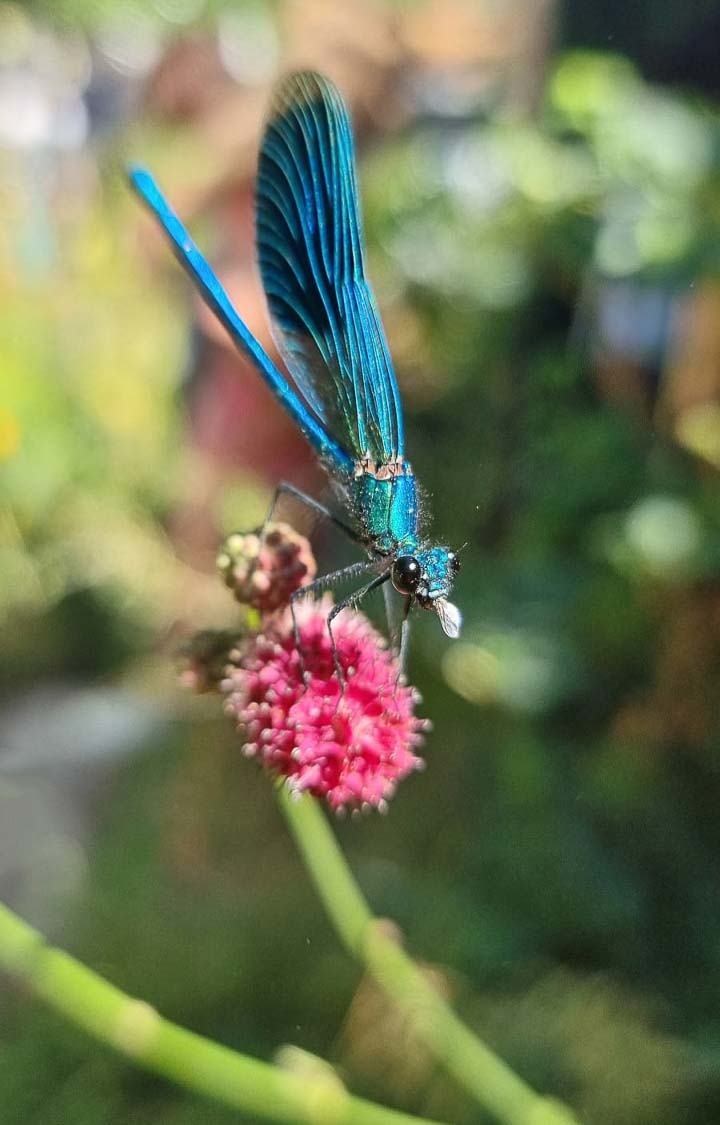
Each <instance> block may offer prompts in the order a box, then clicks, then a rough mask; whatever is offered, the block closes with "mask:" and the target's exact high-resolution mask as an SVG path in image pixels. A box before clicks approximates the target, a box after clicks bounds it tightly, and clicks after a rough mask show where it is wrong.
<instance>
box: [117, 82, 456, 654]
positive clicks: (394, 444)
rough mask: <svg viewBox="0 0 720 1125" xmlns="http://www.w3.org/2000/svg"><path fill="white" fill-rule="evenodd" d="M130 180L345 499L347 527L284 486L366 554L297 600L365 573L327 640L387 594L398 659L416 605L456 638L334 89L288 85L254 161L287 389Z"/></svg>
mask: <svg viewBox="0 0 720 1125" xmlns="http://www.w3.org/2000/svg"><path fill="white" fill-rule="evenodd" d="M130 176H131V181H132V184H133V185H134V187H135V189H136V191H137V192H138V193H139V195H140V196H141V198H142V199H143V200H144V202H145V203H146V204H147V206H148V207H149V208H150V210H151V211H152V213H153V214H154V215H155V217H156V218H157V220H158V222H159V223H160V225H161V226H162V228H163V230H164V232H165V234H166V235H167V237H168V238H169V240H170V243H171V245H172V248H173V250H174V252H175V254H176V256H177V258H178V260H179V262H180V264H181V266H182V267H183V269H184V270H185V271H186V272H187V273H188V274H189V275H190V277H191V279H192V281H193V282H194V284H195V286H196V287H197V289H198V290H199V292H200V293H201V294H202V296H203V298H204V299H205V301H206V302H207V304H208V305H209V306H210V308H211V309H212V310H213V311H214V312H215V314H216V316H217V317H218V318H219V320H220V321H221V322H222V324H223V325H224V326H225V328H226V329H227V331H228V333H229V334H230V336H231V338H232V340H233V341H234V343H235V344H236V345H237V347H238V348H239V350H240V351H241V352H243V353H244V354H245V355H247V356H249V358H250V359H251V360H252V361H253V363H254V364H255V366H256V368H257V370H258V371H259V373H260V375H261V376H262V378H263V379H264V380H265V382H266V383H267V384H268V386H269V387H270V389H271V390H272V391H273V392H274V394H275V396H276V397H277V399H278V401H279V402H280V403H281V404H282V406H284V407H285V409H286V411H287V412H288V414H289V415H290V416H291V418H293V419H294V421H295V422H296V423H297V425H298V426H299V427H300V430H301V431H302V433H303V434H304V435H305V437H306V438H307V440H308V441H309V442H310V444H311V446H312V447H313V449H314V450H315V452H316V454H317V456H318V457H319V459H320V461H321V462H322V464H323V465H324V466H325V468H326V469H327V471H328V472H329V474H330V477H331V478H332V480H333V481H334V482H335V484H336V485H337V486H338V488H339V491H340V493H341V495H342V497H343V500H344V503H345V506H346V510H347V514H348V516H349V518H350V521H351V522H350V523H346V522H345V521H344V520H342V519H340V518H339V517H338V516H336V515H334V514H333V513H331V512H330V511H328V509H327V508H325V506H324V505H323V504H321V503H320V502H319V501H317V500H315V499H314V498H313V497H311V496H307V495H305V493H302V492H300V491H299V490H298V489H296V488H294V487H293V486H292V485H289V484H286V483H283V484H281V485H279V486H278V489H277V490H276V495H275V499H276V500H277V498H278V496H279V495H280V493H282V492H286V493H290V494H291V495H293V496H295V497H296V498H297V499H298V500H300V501H302V502H303V503H305V504H306V505H308V506H309V507H310V508H312V509H313V510H314V511H316V512H320V513H322V514H323V515H325V516H327V517H328V518H330V519H332V521H333V522H334V523H335V524H337V525H338V526H340V527H341V528H342V529H343V530H344V531H345V532H346V533H347V534H348V535H349V536H350V537H351V538H352V539H353V540H355V541H356V542H357V543H359V544H361V545H362V546H363V547H364V548H365V549H366V552H367V556H368V557H367V558H366V559H365V560H363V561H362V562H358V563H354V564H353V565H351V566H349V567H345V568H344V569H343V570H339V571H336V572H334V573H332V574H328V575H325V576H323V577H322V578H319V579H317V580H316V581H315V582H314V583H312V584H311V585H309V586H305V587H303V588H302V589H301V590H299V591H297V592H296V594H295V595H294V597H297V596H304V595H306V594H311V593H312V592H313V590H314V589H315V590H319V589H321V588H327V587H328V586H329V585H330V584H332V583H333V582H334V581H339V580H342V579H347V578H351V577H353V576H359V575H361V574H362V575H365V576H366V578H367V581H366V582H365V584H364V585H363V586H361V588H360V589H359V590H356V591H355V592H354V593H353V594H351V595H350V596H349V597H346V598H344V599H342V600H341V601H339V602H337V603H336V605H335V606H334V607H333V609H332V610H331V612H330V614H329V617H328V629H329V631H330V637H331V640H332V622H333V619H334V617H335V616H336V614H337V613H339V612H340V610H341V609H343V608H344V607H346V606H348V605H357V603H358V602H359V601H361V600H362V599H363V598H364V597H365V596H366V595H367V594H369V593H370V592H371V591H372V590H374V589H376V588H377V587H379V586H382V585H384V584H386V583H388V582H390V583H392V585H393V586H394V587H395V589H396V590H397V591H398V593H400V594H402V595H403V596H404V598H405V602H404V607H403V617H402V634H401V645H400V648H401V654H403V653H404V650H405V639H406V636H407V622H408V614H409V612H410V609H411V607H412V605H413V604H414V603H417V604H418V605H419V606H421V607H422V608H423V609H428V610H433V611H434V612H435V613H436V614H437V615H438V617H439V619H440V624H441V625H442V628H443V630H444V631H445V633H446V634H447V635H448V636H449V637H457V636H458V635H459V632H460V624H461V617H460V612H459V610H458V609H457V608H456V607H455V606H454V605H452V603H451V602H450V601H449V600H448V596H449V594H450V591H451V588H452V584H453V580H454V578H455V574H456V572H457V570H458V568H459V560H458V558H457V555H456V554H455V552H454V551H451V550H450V549H449V548H448V547H446V546H442V545H439V544H434V543H432V542H429V541H428V540H427V539H426V538H425V537H424V536H423V534H422V532H421V518H420V505H419V500H418V486H417V481H416V478H415V475H414V473H413V471H412V468H411V467H410V464H409V462H408V461H407V460H406V459H405V443H404V433H403V415H402V406H401V403H400V396H399V393H398V388H397V383H396V380H395V374H394V371H393V367H392V363H391V361H390V355H389V353H388V348H387V343H386V341H385V335H384V332H383V329H382V325H381V323H380V318H379V316H378V312H377V308H376V305H375V300H374V297H373V294H372V290H371V289H370V286H369V284H368V282H367V280H366V277H365V265H364V260H363V245H362V233H361V220H360V213H359V206H358V197H357V184H356V177H355V158H354V151H353V138H352V131H351V127H350V121H349V118H348V113H347V110H346V108H345V105H344V103H343V101H342V98H341V97H340V95H339V93H338V92H337V90H336V89H335V87H334V86H333V85H332V84H331V83H330V82H329V81H328V80H327V79H325V78H323V77H321V76H320V75H317V74H314V73H310V72H306V73H300V74H295V75H292V76H291V77H289V78H287V79H286V80H285V81H283V82H282V83H281V84H280V86H279V88H278V90H277V93H276V95H275V98H274V101H273V103H272V106H271V109H270V113H269V117H268V121H267V125H266V128H265V134H264V138H263V142H262V147H261V150H260V159H259V167H258V175H257V189H256V219H257V250H258V258H259V263H260V273H261V276H262V282H263V286H264V289H265V293H266V296H267V300H268V305H269V307H270V313H271V319H272V323H273V329H274V332H275V335H276V339H277V343H278V347H279V349H280V352H281V355H282V356H283V359H284V360H285V363H286V365H287V368H288V370H289V372H290V376H291V378H292V382H290V381H289V380H288V379H287V378H286V377H285V376H284V375H282V374H281V373H280V371H279V370H278V369H277V367H276V366H275V365H274V363H273V362H272V360H271V359H270V357H269V356H268V355H267V353H266V352H265V351H264V349H263V348H262V347H261V345H260V344H259V343H258V341H257V340H256V339H255V338H254V336H253V335H252V334H251V333H250V331H249V329H248V328H247V326H246V325H245V324H244V322H243V321H242V319H241V318H240V317H239V316H238V314H237V312H236V311H235V309H234V308H233V306H232V304H231V303H230V300H229V298H228V296H227V294H226V292H225V290H224V289H223V287H222V286H221V284H220V282H219V281H218V279H217V277H216V276H215V274H214V273H213V271H212V269H211V268H210V266H209V265H208V263H207V261H206V260H205V258H204V257H203V256H202V254H201V253H200V251H199V250H198V248H197V247H196V246H195V244H194V243H193V242H192V240H191V238H190V236H189V235H188V233H187V231H186V230H185V227H184V226H183V224H182V223H181V222H180V220H179V219H178V218H177V216H176V215H175V214H174V213H173V211H172V210H171V208H170V207H169V205H168V203H167V202H166V200H165V199H164V197H163V195H162V194H161V192H160V190H159V188H158V186H157V184H156V183H155V181H154V180H153V178H152V176H151V174H150V173H149V172H147V171H145V170H144V169H141V168H135V169H133V170H132V171H131V174H130ZM386 589H387V586H386ZM291 609H292V604H291Z"/></svg>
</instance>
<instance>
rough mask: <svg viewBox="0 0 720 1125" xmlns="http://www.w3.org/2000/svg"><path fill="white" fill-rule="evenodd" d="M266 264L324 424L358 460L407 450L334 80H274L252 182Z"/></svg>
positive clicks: (286, 353) (268, 283)
mask: <svg viewBox="0 0 720 1125" xmlns="http://www.w3.org/2000/svg"><path fill="white" fill-rule="evenodd" d="M257 242H258V255H259V259H260V271H261V274H262V280H263V285H264V287H265V292H266V294H267V299H268V303H269V306H270V312H271V315H272V320H273V326H274V328H275V332H276V336H277V342H278V346H279V347H280V349H281V352H282V354H283V358H284V359H285V362H286V363H287V366H288V369H289V371H290V374H291V375H292V377H293V380H294V382H295V384H296V386H297V387H298V389H299V391H300V392H301V393H302V395H303V396H304V398H305V399H306V401H307V402H308V404H309V405H310V407H311V408H312V410H313V411H314V412H315V414H316V415H317V417H318V418H319V419H320V421H321V422H322V423H323V425H325V426H326V427H327V429H328V431H329V432H330V433H331V434H332V435H333V436H334V437H335V438H336V439H337V441H339V442H340V444H341V445H342V446H343V447H345V448H346V449H349V450H350V451H351V452H352V453H353V454H354V455H355V456H356V457H357V458H358V459H360V458H362V457H365V456H366V455H368V456H370V457H371V458H372V459H373V460H375V461H392V460H394V459H395V458H398V457H403V455H404V449H403V420H402V409H401V405H400V396H399V393H398V388H397V383H396V381H395V375H394V372H393V369H392V364H391V362H390V356H389V354H388V349H387V344H386V342H385V336H384V333H383V330H382V325H381V324H380V318H379V316H378V312H377V308H376V306H375V300H374V298H373V294H372V291H371V289H370V286H369V285H368V283H367V281H366V279H365V268H364V262H363V247H362V233H361V223H360V215H359V209H358V199H357V185H356V181H355V161H354V153H353V139H352V132H351V129H350V122H349V120H348V115H347V110H346V109H345V106H344V104H343V101H342V99H341V98H340V95H339V94H338V92H337V90H336V89H335V87H334V86H333V85H332V84H331V83H330V82H328V81H327V79H325V78H321V77H320V76H319V75H317V74H313V73H302V74H295V75H293V76H292V77H290V78H288V79H287V80H286V81H284V82H283V83H282V84H281V86H280V87H279V89H278V91H277V94H276V96H275V99H274V101H273V104H272V107H271V111H270V115H269V118H268V123H267V126H266V130H265V136H264V139H263V144H262V148H261V151H260V161H259V168H258V179H257Z"/></svg>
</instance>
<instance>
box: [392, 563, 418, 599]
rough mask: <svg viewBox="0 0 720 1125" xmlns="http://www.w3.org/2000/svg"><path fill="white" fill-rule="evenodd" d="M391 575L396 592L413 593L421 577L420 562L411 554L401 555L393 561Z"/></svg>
mask: <svg viewBox="0 0 720 1125" xmlns="http://www.w3.org/2000/svg"><path fill="white" fill-rule="evenodd" d="M391 577H392V584H393V586H394V587H395V589H396V590H397V592H398V594H414V593H415V591H416V590H417V588H418V586H419V584H420V579H421V577H422V570H421V569H420V563H419V562H418V561H417V559H416V558H414V557H413V556H412V555H401V556H400V558H399V559H396V560H395V562H394V563H393V568H392V576H391Z"/></svg>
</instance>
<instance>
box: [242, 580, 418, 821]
mask: <svg viewBox="0 0 720 1125" xmlns="http://www.w3.org/2000/svg"><path fill="white" fill-rule="evenodd" d="M331 605H332V603H331V601H329V600H328V599H323V600H322V601H321V602H305V603H304V604H303V605H301V606H300V607H299V608H298V611H297V619H298V625H299V629H300V645H301V651H302V661H301V658H300V654H299V652H298V649H297V648H296V645H295V639H294V636H293V630H292V623H291V618H290V614H289V612H286V613H285V614H284V615H283V616H282V617H280V618H276V619H274V620H271V621H269V622H267V623H266V625H265V628H264V631H263V632H262V633H260V634H259V635H257V636H255V637H253V638H252V639H251V640H250V641H248V642H247V643H246V644H245V646H244V647H243V648H240V649H236V650H235V651H234V652H233V653H232V654H231V664H230V665H229V666H228V668H227V675H226V678H225V680H224V681H223V682H222V684H221V690H222V691H223V692H224V693H225V695H226V705H225V706H226V710H227V711H228V713H229V714H231V715H232V716H233V717H234V718H235V720H236V721H237V723H238V725H239V726H241V727H242V728H243V731H244V734H245V737H246V739H247V741H246V743H245V747H244V751H245V754H246V755H247V756H248V757H251V758H256V759H257V760H258V761H259V762H260V763H261V764H262V765H263V766H265V768H266V769H268V770H270V771H271V772H272V773H274V774H277V775H279V776H282V777H285V778H286V779H287V784H288V785H289V786H290V787H291V788H292V789H293V790H294V791H295V792H296V793H302V792H308V793H312V794H313V795H314V796H316V797H323V798H324V799H325V800H326V801H327V802H328V804H329V805H330V806H331V808H333V809H335V810H340V809H345V808H348V807H351V808H352V807H356V808H358V807H359V808H363V807H367V808H369V807H375V808H378V809H381V810H384V809H385V808H386V807H387V804H386V803H387V800H388V798H390V797H392V796H393V794H394V792H395V789H396V787H397V783H398V781H401V780H402V778H404V777H407V775H408V774H409V773H412V772H413V771H414V770H417V769H421V768H422V766H423V762H422V759H421V758H419V757H417V755H416V754H415V753H414V750H415V749H416V748H417V747H418V745H419V744H420V743H421V741H422V732H423V731H424V730H426V729H427V726H428V724H427V722H426V721H425V720H422V719H418V718H416V717H415V715H414V714H413V710H414V706H415V704H416V703H417V702H418V698H419V697H418V695H417V692H416V691H415V690H414V689H413V688H411V687H409V686H408V685H407V684H406V683H405V682H404V680H403V679H402V678H401V677H400V675H399V668H398V663H397V659H396V657H395V656H394V655H393V654H392V653H391V652H390V651H389V650H388V648H387V646H386V644H385V641H384V640H383V638H382V637H381V636H380V634H379V633H378V632H377V631H376V630H375V629H374V628H373V627H372V625H371V624H370V622H369V621H368V620H367V618H366V617H364V616H363V615H362V614H360V613H357V612H354V611H345V612H343V613H341V614H339V615H338V616H337V617H336V618H335V620H334V621H333V633H334V636H335V643H336V645H337V653H338V659H339V661H340V667H341V668H342V671H343V673H344V676H345V690H344V692H341V686H340V683H339V681H338V677H337V673H336V671H335V666H334V663H333V655H332V649H331V646H330V636H329V633H328V627H327V615H328V612H329V609H330V608H331ZM303 665H304V668H305V671H306V673H307V684H306V683H304V682H303Z"/></svg>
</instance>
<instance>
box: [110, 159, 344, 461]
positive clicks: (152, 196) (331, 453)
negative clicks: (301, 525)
mask: <svg viewBox="0 0 720 1125" xmlns="http://www.w3.org/2000/svg"><path fill="white" fill-rule="evenodd" d="M130 182H131V183H132V185H133V187H134V188H135V191H136V192H137V193H138V195H139V196H140V198H141V199H142V200H143V202H144V203H145V204H146V205H147V207H148V208H149V209H150V210H151V211H152V213H153V214H154V215H155V217H156V218H157V220H158V222H159V223H160V225H161V227H162V229H163V230H164V232H165V234H166V235H167V237H168V239H169V241H170V245H171V246H172V249H173V251H174V253H175V256H176V258H177V259H178V261H179V263H180V265H181V266H182V267H183V269H184V270H185V272H186V273H187V274H188V275H189V276H190V278H191V279H192V281H193V282H194V284H195V285H196V287H197V288H198V290H199V291H200V293H201V294H202V296H203V297H204V299H205V301H206V302H207V304H208V305H209V306H210V308H211V309H212V310H213V312H214V313H215V315H216V316H217V317H218V319H219V320H220V322H221V323H222V324H223V325H224V327H225V328H226V330H227V332H228V333H229V335H230V337H231V338H232V340H233V341H234V342H235V344H236V345H237V347H238V348H239V350H240V351H241V352H243V353H244V354H245V355H246V356H247V357H248V358H249V359H250V360H251V361H252V362H253V363H254V365H255V367H256V368H257V370H258V371H259V372H260V374H261V375H262V377H263V379H264V380H265V382H266V383H267V384H268V386H269V387H270V390H271V391H272V392H273V394H274V395H275V396H276V398H277V399H278V400H279V402H280V403H281V404H282V406H284V407H285V409H286V410H287V411H288V413H289V414H290V415H291V417H292V418H293V420H294V421H295V422H296V423H297V425H298V427H299V428H300V430H301V431H302V433H303V434H304V435H305V437H306V438H307V439H308V441H309V442H310V444H311V445H312V446H313V448H314V449H315V452H316V453H317V454H318V456H319V457H320V458H321V459H322V461H323V462H324V463H325V464H326V465H327V467H328V468H329V469H330V470H331V472H332V473H334V474H335V475H337V476H338V477H339V478H340V479H344V478H345V477H348V476H349V475H351V474H352V471H353V463H354V462H353V458H352V457H351V456H350V455H349V454H348V452H347V451H346V450H345V449H343V448H342V446H341V445H340V444H339V443H338V442H337V441H335V440H334V439H333V437H332V436H331V435H330V434H329V433H328V431H327V429H326V428H325V426H324V425H323V424H322V423H321V422H319V421H318V419H317V418H316V417H315V416H314V414H313V413H312V411H310V410H309V409H308V407H307V406H306V404H305V403H304V402H303V401H302V399H301V398H300V397H299V395H298V394H297V393H296V391H295V390H294V388H293V387H292V386H291V385H290V383H289V382H288V380H287V379H286V378H285V377H284V376H283V375H282V374H281V373H280V372H279V371H278V369H277V367H276V366H275V364H274V363H273V362H272V360H271V359H270V356H269V355H268V354H267V352H266V351H265V349H264V348H263V347H262V345H261V344H260V343H258V341H257V340H256V339H255V337H254V336H253V334H252V332H251V331H250V329H249V328H248V327H247V325H246V324H245V322H244V321H243V320H242V318H241V317H240V316H239V315H238V313H237V312H236V310H235V308H234V306H233V305H232V303H231V301H230V298H229V297H228V295H227V293H226V292H225V290H224V288H223V286H222V285H221V283H220V281H219V279H218V277H217V276H216V274H215V273H214V271H213V270H212V269H211V267H210V266H209V264H208V262H207V261H206V259H205V258H204V257H203V255H202V254H201V252H200V251H199V250H198V248H197V246H196V245H195V243H194V242H193V240H192V239H191V237H190V235H189V234H188V232H187V230H186V229H185V227H184V226H183V224H182V223H181V221H180V219H179V218H178V217H177V215H176V214H175V213H174V211H173V210H172V208H171V207H170V205H169V203H168V202H167V200H166V199H165V198H164V196H163V194H162V192H161V191H160V188H159V187H158V185H157V184H156V182H155V180H154V179H153V177H152V175H151V174H150V172H148V171H147V170H146V169H144V168H132V169H131V170H130Z"/></svg>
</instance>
